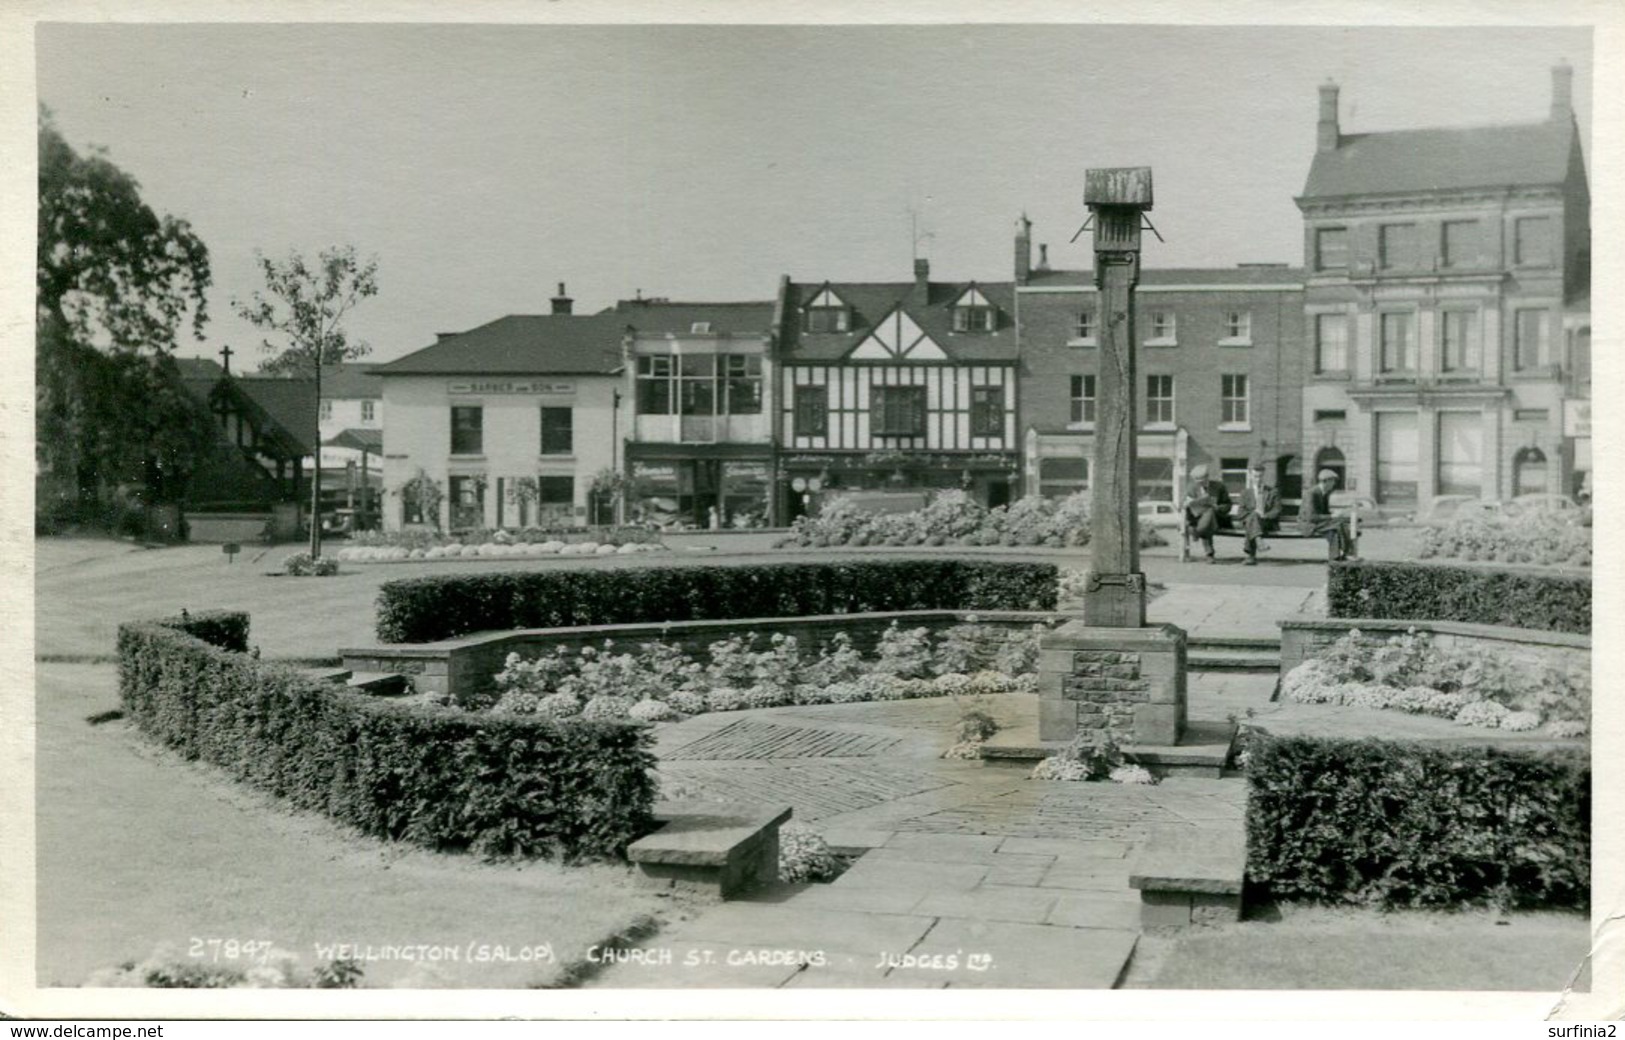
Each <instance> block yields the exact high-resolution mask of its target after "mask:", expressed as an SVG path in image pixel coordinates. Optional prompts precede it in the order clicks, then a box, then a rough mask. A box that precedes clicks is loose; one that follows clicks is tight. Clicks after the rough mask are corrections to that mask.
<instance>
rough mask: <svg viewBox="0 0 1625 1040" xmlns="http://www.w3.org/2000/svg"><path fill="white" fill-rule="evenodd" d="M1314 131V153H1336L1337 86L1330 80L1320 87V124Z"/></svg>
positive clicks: (1337, 132)
mask: <svg viewBox="0 0 1625 1040" xmlns="http://www.w3.org/2000/svg"><path fill="white" fill-rule="evenodd" d="M1315 129H1316V138H1315V151H1317V152H1335V151H1337V141H1338V137H1339V136H1340V131H1339V129H1338V126H1337V84H1336V83H1333V82H1332V81H1331V80H1327V81H1326V82H1325V83H1322V84H1321V85H1320V123H1319V124H1318V125H1317V126H1316V128H1315Z"/></svg>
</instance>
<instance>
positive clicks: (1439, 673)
mask: <svg viewBox="0 0 1625 1040" xmlns="http://www.w3.org/2000/svg"><path fill="white" fill-rule="evenodd" d="M1281 695H1282V696H1283V697H1285V698H1286V699H1287V700H1291V701H1298V702H1300V703H1306V704H1343V705H1350V706H1353V707H1362V708H1382V709H1390V710H1397V711H1407V712H1412V713H1415V714H1426V715H1434V716H1437V717H1439V718H1446V719H1451V720H1453V721H1455V722H1457V723H1460V724H1461V725H1463V726H1477V727H1480V728H1488V729H1505V730H1532V729H1537V728H1539V727H1540V726H1542V725H1543V724H1544V725H1545V727H1546V731H1547V732H1548V733H1550V734H1551V735H1552V736H1554V737H1575V736H1581V735H1583V734H1584V733H1585V732H1586V729H1587V727H1588V725H1589V722H1590V718H1591V673H1590V671H1589V669H1585V668H1558V667H1554V666H1552V665H1549V664H1530V663H1526V662H1520V661H1516V660H1514V659H1513V658H1511V657H1509V656H1508V655H1506V654H1505V653H1501V652H1498V651H1494V650H1490V649H1487V648H1485V647H1481V646H1480V647H1474V648H1472V649H1466V648H1458V647H1450V648H1444V647H1440V646H1438V645H1436V644H1435V643H1434V641H1433V639H1432V637H1430V636H1429V635H1428V634H1427V633H1425V632H1417V631H1416V630H1415V629H1414V628H1413V629H1411V630H1410V631H1408V632H1406V633H1404V634H1403V635H1397V636H1391V637H1389V638H1387V639H1372V638H1369V637H1367V636H1364V635H1362V634H1361V632H1360V630H1359V629H1353V630H1351V631H1350V632H1349V633H1348V634H1347V635H1345V636H1344V637H1342V638H1341V639H1339V640H1337V641H1336V642H1335V643H1332V644H1331V645H1330V646H1328V647H1326V648H1325V649H1324V650H1322V651H1320V653H1319V654H1318V655H1317V656H1315V657H1313V658H1311V659H1309V660H1307V661H1305V662H1303V663H1302V664H1300V665H1298V666H1297V667H1296V668H1294V669H1292V670H1291V671H1290V672H1288V673H1287V674H1286V677H1285V679H1283V680H1282V683H1281Z"/></svg>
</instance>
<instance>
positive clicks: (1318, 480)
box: [1298, 469, 1359, 560]
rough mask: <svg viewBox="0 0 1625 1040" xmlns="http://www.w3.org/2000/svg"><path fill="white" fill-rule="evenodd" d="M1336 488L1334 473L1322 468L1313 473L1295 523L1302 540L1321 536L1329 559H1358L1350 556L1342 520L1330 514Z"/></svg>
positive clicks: (1349, 541) (1350, 545) (1350, 540)
mask: <svg viewBox="0 0 1625 1040" xmlns="http://www.w3.org/2000/svg"><path fill="white" fill-rule="evenodd" d="M1336 488H1337V471H1336V470H1330V469H1323V470H1321V471H1320V472H1319V473H1317V474H1315V486H1314V487H1312V488H1310V489H1309V495H1308V497H1307V498H1305V499H1304V503H1303V512H1302V514H1301V515H1300V516H1299V517H1298V523H1299V525H1300V526H1301V527H1302V529H1303V533H1304V536H1305V537H1315V536H1319V537H1324V538H1325V539H1326V552H1327V555H1328V557H1329V558H1331V559H1333V560H1348V559H1359V557H1357V556H1355V555H1354V539H1353V538H1351V537H1350V536H1349V522H1348V519H1347V518H1346V517H1341V516H1333V515H1332V492H1333V491H1334V490H1335V489H1336Z"/></svg>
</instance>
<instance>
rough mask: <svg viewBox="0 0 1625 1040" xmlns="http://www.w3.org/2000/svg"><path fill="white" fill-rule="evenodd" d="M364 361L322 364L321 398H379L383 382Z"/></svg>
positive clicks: (382, 394) (340, 399)
mask: <svg viewBox="0 0 1625 1040" xmlns="http://www.w3.org/2000/svg"><path fill="white" fill-rule="evenodd" d="M372 368H373V366H371V365H369V364H366V363H364V362H362V363H357V362H349V363H346V364H342V365H324V366H322V398H323V399H324V400H329V401H350V400H366V399H368V398H372V399H373V400H379V399H381V398H382V397H383V396H384V384H383V382H382V381H381V380H379V378H378V377H377V376H375V375H373V374H372Z"/></svg>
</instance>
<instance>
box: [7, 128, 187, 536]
mask: <svg viewBox="0 0 1625 1040" xmlns="http://www.w3.org/2000/svg"><path fill="white" fill-rule="evenodd" d="M209 284H210V273H209V254H208V250H207V249H206V248H205V247H204V245H203V243H202V241H201V240H199V239H198V237H197V236H196V235H195V234H193V233H192V229H191V227H190V226H189V225H188V224H187V223H186V222H185V221H184V220H179V219H176V218H175V217H171V216H167V215H166V216H159V215H158V214H157V213H155V212H153V210H152V208H151V207H150V206H148V205H147V204H146V203H145V202H143V201H142V199H141V193H140V185H138V184H137V183H136V181H135V179H134V178H132V177H131V176H130V175H129V174H127V173H125V172H124V171H123V170H121V169H119V168H118V167H117V166H115V165H114V164H113V163H112V162H111V161H110V160H109V159H108V158H107V155H106V153H105V152H104V151H101V150H94V149H93V150H91V151H89V152H88V153H86V154H83V155H81V154H79V153H78V152H75V151H74V150H73V149H72V148H71V147H69V145H68V143H67V142H66V141H65V140H64V139H63V137H62V135H61V133H60V132H58V130H57V129H56V127H55V125H54V124H53V123H52V121H51V117H50V114H49V112H46V111H43V110H42V111H41V113H40V126H39V252H38V269H37V281H36V288H37V300H36V311H35V356H34V357H35V396H36V405H37V410H36V426H35V442H36V456H37V462H38V463H39V467H40V470H41V471H42V472H43V473H45V474H48V480H47V481H46V485H47V493H46V494H43V495H42V496H41V501H40V502H39V505H38V509H39V510H40V512H41V514H42V515H43V514H45V513H49V512H50V511H52V510H53V508H61V507H66V508H67V510H68V511H69V512H71V513H74V514H76V515H83V514H84V512H85V510H86V509H95V510H101V509H105V508H106V507H107V506H109V505H110V504H111V501H112V499H113V497H114V496H115V494H116V493H117V492H118V490H119V489H120V488H121V487H122V488H133V489H135V490H136V492H137V494H138V496H139V498H140V499H141V504H142V505H146V506H150V505H152V504H155V503H162V502H173V501H175V500H177V499H178V498H179V497H180V496H181V495H182V494H184V492H185V488H186V480H187V476H188V474H189V472H190V469H191V467H192V465H193V463H194V461H195V460H196V459H197V457H198V455H199V454H200V453H201V452H204V451H207V450H208V449H209V447H210V445H211V444H212V442H213V439H214V437H215V433H214V429H213V425H212V421H211V419H210V417H209V415H208V413H207V411H206V410H205V409H204V408H203V407H202V406H201V404H200V403H199V402H197V401H196V400H195V399H194V398H192V397H191V395H189V394H188V393H187V392H186V391H185V389H184V388H183V386H182V385H181V383H180V381H179V379H178V373H177V371H176V368H175V362H174V357H173V352H174V349H175V346H176V340H177V336H178V334H179V332H180V329H181V326H182V325H183V324H186V323H187V319H188V314H190V324H191V326H192V332H193V335H194V336H195V337H196V338H198V339H202V329H203V326H204V323H205V322H206V321H207V320H208V310H207V301H206V297H205V294H206V291H207V289H208V287H209Z"/></svg>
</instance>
